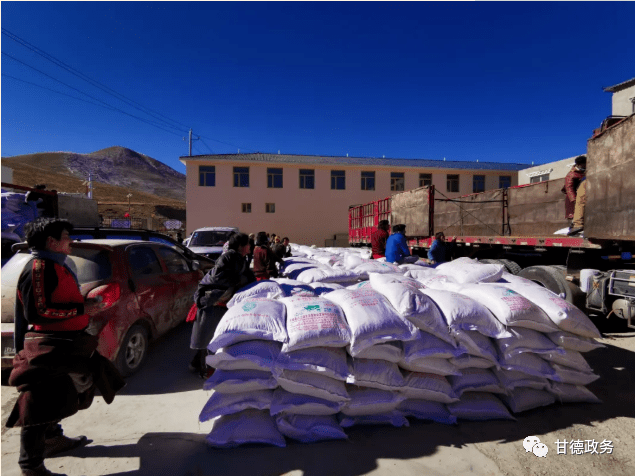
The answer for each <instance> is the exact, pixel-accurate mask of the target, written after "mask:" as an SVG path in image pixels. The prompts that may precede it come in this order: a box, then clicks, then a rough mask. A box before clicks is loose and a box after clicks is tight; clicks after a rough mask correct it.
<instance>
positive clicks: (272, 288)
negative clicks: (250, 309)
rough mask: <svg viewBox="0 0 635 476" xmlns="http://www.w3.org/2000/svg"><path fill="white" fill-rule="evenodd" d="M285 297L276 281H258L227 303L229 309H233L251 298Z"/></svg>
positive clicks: (236, 294) (243, 289) (241, 290)
mask: <svg viewBox="0 0 635 476" xmlns="http://www.w3.org/2000/svg"><path fill="white" fill-rule="evenodd" d="M281 296H284V292H283V291H282V289H281V288H280V285H279V284H278V283H276V282H275V281H269V280H265V281H256V282H255V283H251V284H248V285H247V286H245V287H244V288H241V289H240V291H238V292H237V293H235V294H234V295H233V296H232V298H231V299H230V300H229V302H228V303H227V308H231V307H233V306H234V305H236V304H238V303H240V302H242V301H244V300H245V299H251V298H267V299H276V298H279V297H281Z"/></svg>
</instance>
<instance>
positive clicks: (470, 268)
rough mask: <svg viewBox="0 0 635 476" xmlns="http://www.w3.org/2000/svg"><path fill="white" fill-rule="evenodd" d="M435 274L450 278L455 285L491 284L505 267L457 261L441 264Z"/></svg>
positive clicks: (497, 278) (498, 277)
mask: <svg viewBox="0 0 635 476" xmlns="http://www.w3.org/2000/svg"><path fill="white" fill-rule="evenodd" d="M435 269H436V271H437V273H441V274H446V275H448V276H451V277H452V279H454V280H455V281H456V282H457V283H460V284H467V283H493V282H495V281H498V280H499V279H500V277H501V275H502V274H503V270H504V269H505V266H503V265H501V264H482V263H467V262H465V261H462V262H459V261H458V260H454V261H448V262H447V263H441V264H440V265H439V266H437V267H436V268H435Z"/></svg>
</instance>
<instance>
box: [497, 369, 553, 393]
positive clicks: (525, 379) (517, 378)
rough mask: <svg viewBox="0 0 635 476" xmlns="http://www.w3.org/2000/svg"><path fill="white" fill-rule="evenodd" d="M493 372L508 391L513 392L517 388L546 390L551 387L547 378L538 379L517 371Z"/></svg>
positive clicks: (503, 370) (502, 370)
mask: <svg viewBox="0 0 635 476" xmlns="http://www.w3.org/2000/svg"><path fill="white" fill-rule="evenodd" d="M493 372H494V375H496V378H498V381H499V382H500V383H501V385H502V386H503V387H504V388H506V389H508V390H513V389H515V388H517V387H529V388H533V389H536V390H544V389H546V388H548V387H549V380H547V379H546V378H545V377H536V376H535V375H529V374H526V373H524V372H518V371H517V370H505V369H494V370H493Z"/></svg>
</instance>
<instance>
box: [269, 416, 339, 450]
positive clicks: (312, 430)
mask: <svg viewBox="0 0 635 476" xmlns="http://www.w3.org/2000/svg"><path fill="white" fill-rule="evenodd" d="M276 425H277V426H278V430H280V433H282V434H283V435H284V436H286V437H288V438H292V439H294V440H298V441H301V442H302V443H313V442H316V441H324V440H346V439H348V436H347V435H346V433H344V430H342V427H341V426H340V424H339V422H338V421H337V418H336V417H335V416H333V415H320V416H315V415H286V414H284V415H278V416H277V417H276Z"/></svg>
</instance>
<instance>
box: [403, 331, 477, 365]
mask: <svg viewBox="0 0 635 476" xmlns="http://www.w3.org/2000/svg"><path fill="white" fill-rule="evenodd" d="M452 340H454V338H452ZM402 345H403V360H404V362H411V361H412V360H415V359H420V358H422V357H437V358H439V359H449V358H451V357H458V356H459V355H462V354H464V353H465V349H462V348H457V347H455V346H454V345H450V344H448V343H447V341H444V340H441V339H439V338H438V337H437V336H435V335H432V334H428V333H427V332H424V331H421V332H420V333H419V337H418V338H416V339H414V340H410V341H407V342H403V344H402Z"/></svg>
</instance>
